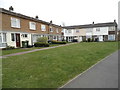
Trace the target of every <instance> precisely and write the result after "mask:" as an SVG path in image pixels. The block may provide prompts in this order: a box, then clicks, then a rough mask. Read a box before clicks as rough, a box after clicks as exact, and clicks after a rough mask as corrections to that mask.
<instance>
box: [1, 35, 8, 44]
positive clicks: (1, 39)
mask: <svg viewBox="0 0 120 90" xmlns="http://www.w3.org/2000/svg"><path fill="white" fill-rule="evenodd" d="M0 34H1V38H2V39H1V41H2V42H1V43H7V33H5V34H6V38H5V41H4V39H3V33H0Z"/></svg>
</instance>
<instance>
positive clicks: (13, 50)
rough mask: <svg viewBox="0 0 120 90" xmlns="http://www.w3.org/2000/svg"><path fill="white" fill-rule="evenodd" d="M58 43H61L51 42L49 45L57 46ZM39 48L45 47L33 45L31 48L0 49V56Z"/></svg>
mask: <svg viewBox="0 0 120 90" xmlns="http://www.w3.org/2000/svg"><path fill="white" fill-rule="evenodd" d="M58 45H61V44H51V45H50V47H53V46H58ZM41 48H45V47H33V48H18V49H12V50H0V52H1V53H0V56H1V55H8V54H12V53H18V52H24V51H30V50H34V49H41Z"/></svg>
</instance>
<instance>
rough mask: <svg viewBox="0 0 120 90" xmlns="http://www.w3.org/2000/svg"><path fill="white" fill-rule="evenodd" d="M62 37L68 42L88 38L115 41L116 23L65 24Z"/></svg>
mask: <svg viewBox="0 0 120 90" xmlns="http://www.w3.org/2000/svg"><path fill="white" fill-rule="evenodd" d="M63 28H64V39H65V40H66V41H68V42H71V41H73V40H77V41H78V42H81V41H84V40H88V38H90V39H93V40H94V41H115V40H117V32H118V31H117V23H116V21H115V20H114V22H108V23H97V24H95V23H94V22H93V23H92V24H87V25H74V26H65V27H63Z"/></svg>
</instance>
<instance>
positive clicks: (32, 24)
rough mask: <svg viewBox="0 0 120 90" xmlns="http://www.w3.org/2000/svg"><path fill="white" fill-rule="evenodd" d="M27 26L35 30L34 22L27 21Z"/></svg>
mask: <svg viewBox="0 0 120 90" xmlns="http://www.w3.org/2000/svg"><path fill="white" fill-rule="evenodd" d="M29 28H30V29H31V30H36V23H35V22H29Z"/></svg>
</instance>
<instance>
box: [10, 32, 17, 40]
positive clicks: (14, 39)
mask: <svg viewBox="0 0 120 90" xmlns="http://www.w3.org/2000/svg"><path fill="white" fill-rule="evenodd" d="M12 34H13V36H14V40H12ZM15 38H16V36H15V33H11V41H12V42H15V41H16V39H15Z"/></svg>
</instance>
